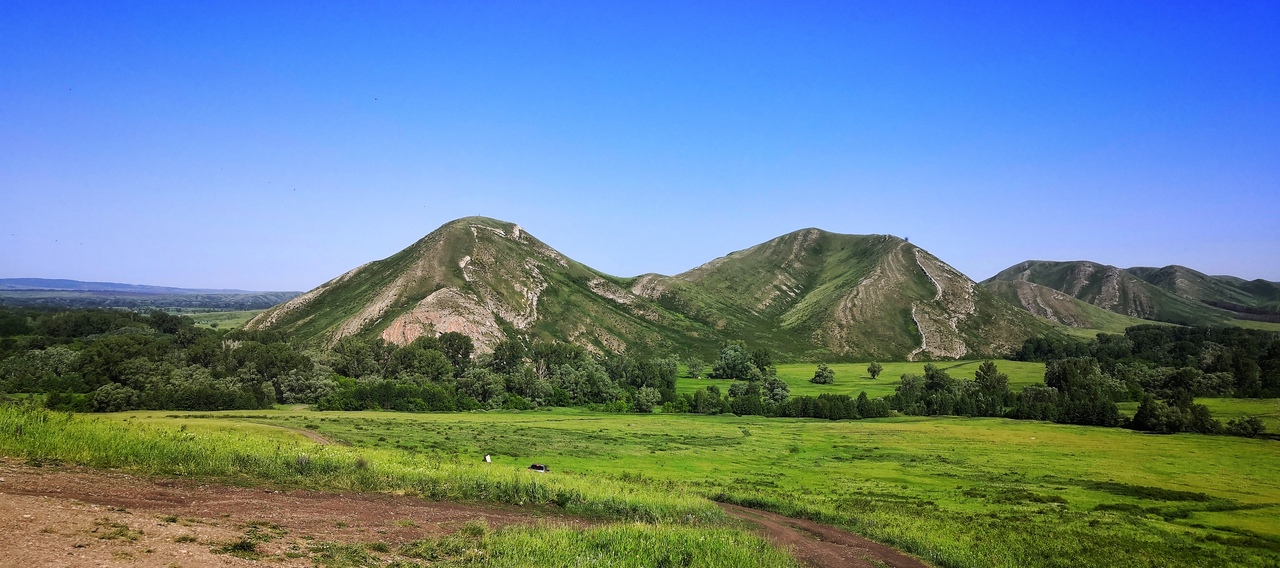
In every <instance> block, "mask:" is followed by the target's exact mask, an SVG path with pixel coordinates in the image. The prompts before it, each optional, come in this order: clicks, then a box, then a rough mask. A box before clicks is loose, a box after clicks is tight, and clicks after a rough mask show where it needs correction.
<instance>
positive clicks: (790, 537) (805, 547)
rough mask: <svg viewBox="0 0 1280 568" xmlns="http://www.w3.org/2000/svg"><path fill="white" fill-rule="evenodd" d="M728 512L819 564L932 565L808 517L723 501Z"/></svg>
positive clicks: (821, 567) (870, 567)
mask: <svg viewBox="0 0 1280 568" xmlns="http://www.w3.org/2000/svg"><path fill="white" fill-rule="evenodd" d="M720 506H721V507H722V508H724V510H725V512H726V513H729V514H730V515H733V516H735V517H738V518H740V519H743V520H746V521H748V522H751V523H754V524H755V525H756V526H758V527H760V529H759V531H757V532H759V533H760V535H761V536H763V537H765V538H767V539H769V542H772V543H773V544H774V546H778V547H781V548H784V549H787V550H789V551H790V552H791V554H792V556H795V557H796V559H798V560H800V561H801V562H803V563H805V564H808V565H809V566H815V567H817V568H836V567H851V568H883V567H884V566H889V567H890V568H929V565H928V564H925V563H924V561H923V560H920V559H919V558H916V557H914V556H911V555H909V554H906V553H903V552H899V551H897V550H894V549H893V548H890V547H888V546H885V545H883V544H880V543H878V542H875V541H872V540H867V539H865V538H863V537H860V536H858V535H856V534H853V533H851V532H849V531H845V530H841V529H838V528H835V527H830V526H827V525H823V524H819V523H815V522H813V521H809V520H805V519H794V518H791V517H784V516H782V515H779V514H777V513H770V512H768V511H761V510H759V509H750V508H747V507H741V506H738V505H730V504H728V503H721V504H720Z"/></svg>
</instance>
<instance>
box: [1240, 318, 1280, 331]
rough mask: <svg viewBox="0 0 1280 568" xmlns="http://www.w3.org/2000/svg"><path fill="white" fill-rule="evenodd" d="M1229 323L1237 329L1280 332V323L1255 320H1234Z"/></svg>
mask: <svg viewBox="0 0 1280 568" xmlns="http://www.w3.org/2000/svg"><path fill="white" fill-rule="evenodd" d="M1229 323H1230V324H1231V325H1234V326H1237V327H1244V328H1249V329H1261V330H1263V331H1280V323H1276V322H1271V321H1253V320H1241V319H1233V320H1231V321H1230V322H1229Z"/></svg>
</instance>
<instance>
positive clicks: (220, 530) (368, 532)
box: [0, 459, 588, 567]
mask: <svg viewBox="0 0 1280 568" xmlns="http://www.w3.org/2000/svg"><path fill="white" fill-rule="evenodd" d="M475 520H483V521H485V522H486V523H487V524H488V525H489V526H490V527H495V528H496V527H501V526H506V525H512V524H536V523H550V524H555V525H569V526H587V524H588V523H587V522H585V521H582V520H579V519H574V518H572V517H567V516H560V515H555V514H553V513H539V512H536V511H529V510H527V509H517V508H504V507H501V506H492V507H487V506H486V507H477V506H470V505H461V504H457V503H445V502H426V501H422V500H420V499H416V498H410V497H397V496H394V495H386V494H365V493H357V494H334V493H319V492H313V491H272V490H264V489H261V488H256V489H254V488H243V487H225V486H219V485H201V484H198V483H195V482H191V481H188V480H181V479H176V480H174V479H144V478H139V477H135V476H131V475H127V474H123V473H116V472H108V471H99V470H91V469H86V468H80V467H74V466H65V465H56V466H55V465H48V464H46V465H44V466H42V467H35V466H33V465H28V464H26V463H24V462H21V461H19V460H14V459H0V565H3V566H31V567H35V566H75V567H80V566H249V565H260V563H266V564H270V565H272V566H312V565H314V561H313V559H312V558H311V553H310V552H311V551H312V550H313V549H314V547H316V546H318V545H323V544H324V543H338V544H353V543H359V544H362V545H368V544H372V543H383V544H385V545H386V546H385V549H387V550H390V551H395V550H396V549H397V547H398V545H401V544H405V543H409V542H413V541H416V540H420V539H424V538H429V537H437V536H441V535H445V534H451V533H454V532H456V531H457V530H458V529H459V528H461V527H462V525H463V524H464V523H466V522H468V521H475ZM246 536H249V537H252V538H254V539H257V540H259V541H260V542H259V544H258V551H259V553H260V554H261V555H262V559H261V560H259V561H258V562H256V563H255V562H253V561H251V560H246V559H241V558H237V557H234V556H232V555H229V554H226V553H218V552H215V551H216V550H218V549H220V548H222V547H224V546H226V545H227V544H229V543H233V542H236V541H238V540H241V539H243V538H245V537H246ZM381 557H382V558H384V559H385V560H394V559H395V556H394V553H393V554H390V555H388V554H381Z"/></svg>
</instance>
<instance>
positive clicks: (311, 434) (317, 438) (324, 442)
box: [268, 424, 337, 446]
mask: <svg viewBox="0 0 1280 568" xmlns="http://www.w3.org/2000/svg"><path fill="white" fill-rule="evenodd" d="M268 426H276V425H275V424H268ZM276 427H277V428H284V429H285V430H293V431H294V432H297V433H299V434H302V435H303V436H306V437H307V439H308V440H311V441H312V442H315V443H317V444H320V445H321V446H332V445H334V444H337V442H335V441H333V440H330V439H328V438H326V437H324V436H321V435H320V434H317V433H316V432H315V431H312V430H307V429H305V428H290V427H288V426H276Z"/></svg>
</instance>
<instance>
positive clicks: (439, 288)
mask: <svg viewBox="0 0 1280 568" xmlns="http://www.w3.org/2000/svg"><path fill="white" fill-rule="evenodd" d="M680 319H681V318H679V317H678V316H672V315H671V314H668V313H666V312H665V311H664V310H660V309H655V307H654V306H651V305H649V302H647V301H645V300H644V299H643V298H639V297H636V296H634V295H633V294H631V293H630V292H628V291H627V290H626V289H625V288H624V287H622V286H619V285H618V283H617V281H616V279H614V278H612V277H609V276H606V275H604V274H601V273H598V272H596V271H594V270H591V269H590V268H588V267H586V266H583V265H582V264H579V263H577V262H574V261H572V260H570V259H568V258H566V257H564V255H562V254H560V253H559V252H557V251H555V250H554V249H552V248H551V247H548V246H547V245H545V244H543V243H542V242H541V241H539V240H537V239H536V238H534V237H533V236H531V235H529V234H528V233H526V232H524V231H523V230H522V229H521V228H520V227H519V226H518V225H514V224H511V223H505V222H502V221H496V220H493V219H487V218H483V217H468V218H464V219H459V220H457V221H453V222H451V223H448V224H446V225H444V226H442V227H441V228H439V229H437V230H436V231H433V232H432V233H431V234H429V235H427V236H426V237H424V238H422V239H421V240H419V241H418V242H417V243H414V244H413V245H412V246H410V247H409V248H406V249H404V250H402V251H400V252H399V253H396V254H395V255H392V256H391V257H389V258H386V259H384V260H380V261H376V262H371V263H368V264H365V265H362V266H359V267H356V268H355V269H353V270H351V271H349V272H347V273H345V274H343V275H341V276H338V277H337V278H334V279H333V280H330V281H329V282H326V283H324V284H323V285H321V286H320V287H318V288H316V289H314V290H311V291H310V292H307V293H305V294H303V295H301V296H299V297H297V298H294V299H293V300H290V301H289V302H286V303H284V304H282V305H280V306H277V307H276V308H273V309H271V310H268V311H267V312H264V313H263V314H261V315H259V316H258V317H256V318H254V319H253V320H252V321H250V322H249V323H248V324H247V326H246V327H247V328H249V329H281V330H285V331H289V332H291V333H293V334H295V335H297V336H299V337H302V338H304V339H310V340H316V341H320V342H323V343H328V344H332V343H333V342H336V341H337V340H338V339H340V338H342V337H346V336H349V335H356V334H373V335H377V336H380V337H382V338H383V339H385V340H387V341H390V342H393V343H398V344H404V343H408V342H410V341H412V340H413V339H415V338H416V337H418V336H419V335H421V334H423V333H435V334H438V333H443V332H448V331H456V332H460V333H464V334H466V335H469V336H471V337H472V338H473V340H474V341H475V342H476V344H477V346H478V347H479V348H480V349H481V350H482V351H484V350H488V349H489V348H491V347H492V346H493V345H494V344H495V343H497V342H498V341H500V340H502V339H503V338H505V337H507V336H508V335H510V334H527V335H531V336H534V337H542V338H546V339H557V340H561V341H571V342H574V343H578V344H581V345H584V346H587V347H588V348H591V349H594V350H620V349H622V348H624V347H625V346H626V345H628V344H631V345H634V346H635V347H640V348H643V347H649V348H654V347H657V346H659V345H669V344H671V343H673V342H674V341H675V340H677V339H679V340H681V341H682V342H684V343H693V344H695V345H697V344H699V343H705V345H701V347H709V346H710V345H712V344H713V343H714V340H713V339H711V338H708V339H707V340H705V341H702V342H699V341H698V340H697V338H698V337H699V334H700V332H701V331H702V330H700V329H698V328H697V326H690V325H688V324H687V323H686V322H682V321H679V320H680ZM690 338H692V339H690Z"/></svg>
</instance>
